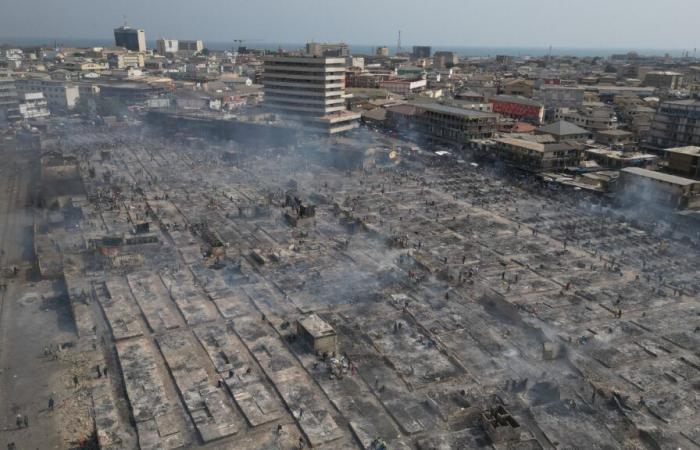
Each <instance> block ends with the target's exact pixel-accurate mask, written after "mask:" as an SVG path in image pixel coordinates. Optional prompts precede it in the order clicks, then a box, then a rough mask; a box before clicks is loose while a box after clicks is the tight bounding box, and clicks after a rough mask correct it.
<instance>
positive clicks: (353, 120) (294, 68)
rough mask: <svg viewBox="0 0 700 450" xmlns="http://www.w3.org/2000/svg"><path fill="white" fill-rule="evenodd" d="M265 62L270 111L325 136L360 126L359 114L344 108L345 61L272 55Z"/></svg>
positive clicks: (265, 79) (265, 78)
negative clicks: (294, 120)
mask: <svg viewBox="0 0 700 450" xmlns="http://www.w3.org/2000/svg"><path fill="white" fill-rule="evenodd" d="M264 61H265V73H264V75H263V85H264V88H265V100H264V104H265V106H266V107H267V108H268V109H269V110H270V111H275V112H278V113H280V114H281V115H283V116H287V117H290V118H294V119H297V120H299V121H300V122H302V123H303V124H304V126H305V127H306V128H308V129H312V130H316V131H322V132H324V133H330V134H333V133H338V132H342V131H346V130H350V129H353V128H356V127H357V126H358V120H359V118H360V115H359V114H357V113H352V112H350V111H348V110H347V109H346V107H345V99H346V98H347V96H346V94H345V58H329V57H320V58H319V57H313V56H270V57H266V58H265V59H264Z"/></svg>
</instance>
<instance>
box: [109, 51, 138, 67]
mask: <svg viewBox="0 0 700 450" xmlns="http://www.w3.org/2000/svg"><path fill="white" fill-rule="evenodd" d="M107 62H108V63H109V67H111V68H113V69H126V68H127V67H133V68H140V67H143V66H144V56H143V53H132V52H129V53H110V54H109V55H107Z"/></svg>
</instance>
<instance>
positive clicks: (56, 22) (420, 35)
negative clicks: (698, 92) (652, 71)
mask: <svg viewBox="0 0 700 450" xmlns="http://www.w3.org/2000/svg"><path fill="white" fill-rule="evenodd" d="M125 16H126V20H127V21H128V23H129V25H130V26H133V27H138V28H143V29H145V30H146V38H147V39H148V40H155V39H157V38H159V37H165V38H175V39H203V40H204V41H205V43H206V41H216V42H225V41H231V40H233V39H249V40H259V41H257V42H267V43H280V44H282V43H303V42H307V41H310V40H316V41H319V42H341V41H342V42H347V43H349V44H362V45H388V46H390V47H395V46H396V40H397V33H398V30H401V32H402V44H403V45H405V46H410V45H416V44H425V45H433V46H439V45H449V46H475V47H479V46H493V47H499V46H513V47H547V46H549V45H552V46H553V47H554V48H557V47H559V48H576V47H578V48H630V49H644V48H648V49H688V50H690V51H691V52H692V50H693V48H695V47H700V32H699V27H698V25H697V23H698V17H700V0H478V1H475V0H435V1H425V0H423V1H417V0H247V1H240V0H0V39H1V38H37V37H41V38H52V39H53V38H59V39H60V38H97V39H111V38H112V29H113V28H114V27H115V26H118V25H120V24H122V23H123V22H124V17H125ZM248 45H250V46H254V43H252V42H251V43H250V44H248Z"/></svg>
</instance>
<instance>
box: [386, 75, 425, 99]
mask: <svg viewBox="0 0 700 450" xmlns="http://www.w3.org/2000/svg"><path fill="white" fill-rule="evenodd" d="M427 85H428V82H427V81H426V80H424V79H422V78H419V79H417V80H416V79H413V80H411V79H402V78H398V79H391V80H383V81H380V82H379V87H380V88H381V89H386V90H387V91H389V92H391V93H394V94H398V95H409V94H412V93H415V92H420V91H423V90H425V88H426V86H427Z"/></svg>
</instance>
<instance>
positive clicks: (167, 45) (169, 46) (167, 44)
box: [156, 38, 180, 56]
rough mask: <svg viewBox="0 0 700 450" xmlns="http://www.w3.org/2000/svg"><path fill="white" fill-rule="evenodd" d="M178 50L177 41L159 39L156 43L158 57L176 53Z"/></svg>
mask: <svg viewBox="0 0 700 450" xmlns="http://www.w3.org/2000/svg"><path fill="white" fill-rule="evenodd" d="M179 48H180V46H179V42H178V40H177V39H163V38H160V39H158V40H157V41H156V50H157V51H158V54H159V55H163V56H165V55H166V54H168V53H177V51H178V49H179Z"/></svg>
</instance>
